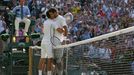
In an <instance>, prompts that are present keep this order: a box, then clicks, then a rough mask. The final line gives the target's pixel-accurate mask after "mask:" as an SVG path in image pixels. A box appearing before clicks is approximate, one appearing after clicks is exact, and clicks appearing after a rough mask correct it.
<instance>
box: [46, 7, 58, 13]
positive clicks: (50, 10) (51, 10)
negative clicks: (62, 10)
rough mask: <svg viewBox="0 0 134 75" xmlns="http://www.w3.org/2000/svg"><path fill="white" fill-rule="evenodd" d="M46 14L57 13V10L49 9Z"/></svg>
mask: <svg viewBox="0 0 134 75" xmlns="http://www.w3.org/2000/svg"><path fill="white" fill-rule="evenodd" d="M48 12H52V13H55V12H58V10H57V9H56V8H50V9H49V10H48Z"/></svg>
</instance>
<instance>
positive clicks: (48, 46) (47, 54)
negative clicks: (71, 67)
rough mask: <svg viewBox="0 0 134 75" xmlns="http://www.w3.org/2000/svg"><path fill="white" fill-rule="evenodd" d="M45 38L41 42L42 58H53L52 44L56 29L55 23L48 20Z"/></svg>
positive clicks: (45, 25)
mask: <svg viewBox="0 0 134 75" xmlns="http://www.w3.org/2000/svg"><path fill="white" fill-rule="evenodd" d="M43 26H44V29H43V30H44V31H43V33H44V36H43V39H42V42H41V58H53V50H52V42H51V40H52V39H51V38H52V37H53V31H54V29H56V28H57V27H56V25H55V23H54V21H52V20H50V19H48V20H46V21H45V22H44V24H43Z"/></svg>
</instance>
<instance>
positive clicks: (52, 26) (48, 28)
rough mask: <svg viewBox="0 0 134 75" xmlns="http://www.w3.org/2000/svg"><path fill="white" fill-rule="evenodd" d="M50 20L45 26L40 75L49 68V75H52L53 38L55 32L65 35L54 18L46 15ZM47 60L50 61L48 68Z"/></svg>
mask: <svg viewBox="0 0 134 75" xmlns="http://www.w3.org/2000/svg"><path fill="white" fill-rule="evenodd" d="M46 15H47V17H48V19H47V20H46V21H45V22H44V24H43V27H44V28H43V33H44V36H43V39H42V41H41V58H40V61H39V66H38V68H39V72H38V75H42V71H43V70H44V69H45V68H47V75H52V64H53V58H54V55H53V49H52V46H53V45H52V37H53V34H54V31H57V32H59V33H63V29H62V28H59V27H58V25H56V24H57V23H56V22H55V21H54V20H51V19H54V17H53V16H51V17H50V15H49V13H48V12H47V13H46ZM46 59H48V62H47V63H48V64H47V67H46V64H45V63H46V61H45V60H46Z"/></svg>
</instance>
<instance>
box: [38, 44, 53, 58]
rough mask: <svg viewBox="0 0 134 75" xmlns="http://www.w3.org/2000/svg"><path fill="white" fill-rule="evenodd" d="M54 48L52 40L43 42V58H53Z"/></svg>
mask: <svg viewBox="0 0 134 75" xmlns="http://www.w3.org/2000/svg"><path fill="white" fill-rule="evenodd" d="M53 57H54V55H53V49H52V44H51V43H50V42H47V43H46V42H45V43H44V42H42V43H41V58H53Z"/></svg>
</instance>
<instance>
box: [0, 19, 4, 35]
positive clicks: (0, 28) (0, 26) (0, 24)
mask: <svg viewBox="0 0 134 75" xmlns="http://www.w3.org/2000/svg"><path fill="white" fill-rule="evenodd" d="M4 30H5V28H4V26H3V21H2V20H0V33H1V32H2V31H4Z"/></svg>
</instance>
